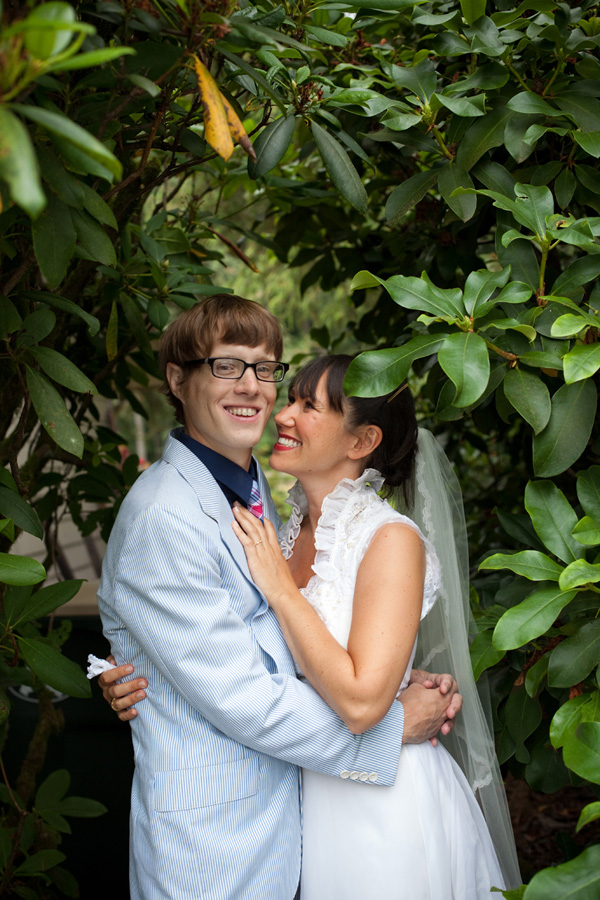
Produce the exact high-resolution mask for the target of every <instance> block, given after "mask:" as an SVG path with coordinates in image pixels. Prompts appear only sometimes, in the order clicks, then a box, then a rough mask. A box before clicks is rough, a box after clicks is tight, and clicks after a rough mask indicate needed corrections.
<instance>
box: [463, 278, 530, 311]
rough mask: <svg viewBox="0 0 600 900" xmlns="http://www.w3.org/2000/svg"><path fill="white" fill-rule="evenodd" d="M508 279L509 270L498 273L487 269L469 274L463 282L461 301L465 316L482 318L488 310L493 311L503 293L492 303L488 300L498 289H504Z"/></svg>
mask: <svg viewBox="0 0 600 900" xmlns="http://www.w3.org/2000/svg"><path fill="white" fill-rule="evenodd" d="M509 278H510V268H507V269H501V270H500V271H499V272H488V270H487V269H477V270H476V271H474V272H470V273H469V275H468V277H467V280H466V282H465V291H464V300H463V302H464V306H465V310H466V313H467V315H468V316H473V317H477V316H482V315H486V314H487V313H488V312H489V310H490V309H493V307H494V306H495V305H496V304H497V303H499V302H500V297H501V296H502V295H503V293H504V292H502V293H501V294H500V297H497V298H496V299H495V300H494V301H493V303H488V301H489V298H490V297H491V296H492V294H493V293H494V292H495V291H496V290H497V289H498V288H502V287H504V285H505V284H506V282H507V281H508V279H509ZM509 287H510V285H509ZM519 296H523V294H519ZM509 302H510V301H509ZM517 302H521V301H520V300H519V301H517Z"/></svg>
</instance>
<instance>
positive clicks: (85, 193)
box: [74, 179, 118, 231]
mask: <svg viewBox="0 0 600 900" xmlns="http://www.w3.org/2000/svg"><path fill="white" fill-rule="evenodd" d="M74 180H75V179H74ZM76 190H77V193H78V195H79V197H80V199H81V207H77V208H78V209H80V208H82V207H84V208H85V210H86V212H88V213H89V214H90V216H92V218H94V219H96V220H97V221H98V222H101V223H102V224H103V225H108V226H109V228H114V229H115V231H116V230H117V228H118V225H117V220H116V219H115V214H114V213H113V211H112V209H111V208H110V206H109V205H108V203H106V202H105V201H104V200H103V199H102V197H101V196H100V194H99V193H98V192H97V191H94V190H93V189H92V188H91V187H90V186H89V185H87V184H86V183H85V181H77V187H76Z"/></svg>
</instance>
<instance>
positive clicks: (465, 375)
mask: <svg viewBox="0 0 600 900" xmlns="http://www.w3.org/2000/svg"><path fill="white" fill-rule="evenodd" d="M438 362H439V364H440V366H441V367H442V369H443V370H444V372H445V373H446V375H447V376H448V378H450V380H451V381H452V382H453V384H454V385H455V387H456V395H455V397H454V400H453V405H454V406H457V407H459V408H463V407H465V406H471V405H472V404H473V403H475V402H476V401H477V400H479V398H480V397H481V396H482V394H483V393H484V392H485V389H486V387H487V384H488V381H489V377H490V358H489V355H488V349H487V345H486V343H485V341H484V340H483V338H481V337H479V335H477V334H474V333H473V332H464V331H458V332H455V333H454V334H449V335H446V337H445V338H444V342H443V344H442V346H441V347H440V350H439V353H438Z"/></svg>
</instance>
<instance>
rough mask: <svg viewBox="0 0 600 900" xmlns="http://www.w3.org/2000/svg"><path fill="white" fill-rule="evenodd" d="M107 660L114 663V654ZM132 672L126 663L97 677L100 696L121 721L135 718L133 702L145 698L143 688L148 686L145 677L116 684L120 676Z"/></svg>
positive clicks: (131, 667)
mask: <svg viewBox="0 0 600 900" xmlns="http://www.w3.org/2000/svg"><path fill="white" fill-rule="evenodd" d="M108 661H109V662H110V663H112V664H113V665H116V662H117V661H116V659H115V658H114V656H109V657H108ZM132 672H133V666H131V665H128V664H126V665H123V666H117V667H116V668H115V669H109V670H108V671H107V672H103V673H102V675H100V677H99V679H98V684H99V685H100V690H101V691H102V696H103V697H104V699H105V700H106V702H107V703H108V705H109V706H110V708H111V709H112V710H113V711H114V712H116V713H117V715H118V717H119V719H120V720H121V722H129V720H130V719H135V717H136V716H137V710H136V709H135V708H134V703H137V702H138V701H140V700H143V699H144V698H145V696H146V691H145V688H147V687H148V682H147V681H146V679H145V678H133V679H132V680H130V681H124V682H123V683H122V684H117V681H118V680H119V679H120V678H127V676H128V675H131V673H132Z"/></svg>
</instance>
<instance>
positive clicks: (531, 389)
mask: <svg viewBox="0 0 600 900" xmlns="http://www.w3.org/2000/svg"><path fill="white" fill-rule="evenodd" d="M503 388H504V393H505V394H506V398H507V400H508V401H509V403H510V404H511V405H512V406H514V408H515V409H516V411H517V412H518V413H519V415H520V416H521V417H522V418H523V419H525V421H526V422H528V423H529V424H530V425H531V427H532V428H533V431H534V433H535V434H539V433H540V431H543V429H544V428H545V427H546V425H547V424H548V420H549V418H550V411H551V409H552V402H551V400H550V392H549V390H548V388H547V387H546V385H545V384H544V382H543V381H542V380H541V378H538V376H537V375H534V374H533V373H532V372H528V371H527V370H526V369H509V371H508V372H507V373H506V377H505V379H504V382H503Z"/></svg>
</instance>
